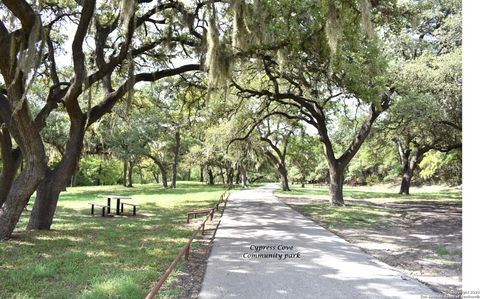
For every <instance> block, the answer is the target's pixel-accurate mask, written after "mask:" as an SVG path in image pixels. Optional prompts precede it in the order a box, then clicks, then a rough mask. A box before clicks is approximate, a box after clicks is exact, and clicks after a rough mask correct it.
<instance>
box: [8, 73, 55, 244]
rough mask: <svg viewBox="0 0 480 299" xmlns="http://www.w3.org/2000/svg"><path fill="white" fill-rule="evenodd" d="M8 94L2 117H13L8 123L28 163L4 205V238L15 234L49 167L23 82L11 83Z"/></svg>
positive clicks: (16, 179)
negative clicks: (24, 98) (14, 107)
mask: <svg viewBox="0 0 480 299" xmlns="http://www.w3.org/2000/svg"><path fill="white" fill-rule="evenodd" d="M7 83H8V82H7ZM7 85H8V84H7ZM8 96H9V98H8V99H7V98H6V97H4V96H3V95H1V94H0V119H1V120H5V119H8V120H9V121H7V122H6V123H5V126H6V127H7V128H8V131H9V132H10V134H11V135H12V137H13V138H14V139H15V141H16V142H17V144H18V147H19V148H20V151H21V153H22V156H23V159H24V160H25V166H24V168H23V169H22V171H21V172H20V174H19V175H18V176H17V177H15V179H14V180H13V183H12V184H11V187H10V190H9V191H7V196H6V198H5V200H4V203H3V205H2V206H1V207H0V240H4V239H8V238H10V236H11V235H12V233H13V230H14V229H15V226H16V225H17V223H18V220H19V219H20V216H21V214H22V211H23V209H24V208H25V206H26V205H27V203H28V201H29V200H30V197H31V196H32V194H33V192H34V191H35V189H36V188H37V186H38V184H39V183H40V181H41V180H42V178H43V176H44V175H45V169H46V168H47V157H46V155H45V148H44V147H43V142H42V139H41V137H40V133H39V132H38V130H36V127H35V123H34V121H33V120H32V118H31V115H32V114H31V112H30V111H29V108H28V105H27V104H26V100H25V101H23V102H22V101H21V100H20V99H21V98H22V96H23V86H21V85H18V84H14V85H10V87H9V90H8ZM12 103H13V104H12ZM18 103H22V104H21V108H20V109H18V110H17V111H16V113H12V110H11V105H13V106H15V105H16V104H18Z"/></svg>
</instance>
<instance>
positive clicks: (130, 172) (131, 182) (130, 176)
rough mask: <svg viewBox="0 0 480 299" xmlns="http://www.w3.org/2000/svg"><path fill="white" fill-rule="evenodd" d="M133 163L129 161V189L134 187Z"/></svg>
mask: <svg viewBox="0 0 480 299" xmlns="http://www.w3.org/2000/svg"><path fill="white" fill-rule="evenodd" d="M133 166H134V165H133V161H128V176H127V180H128V182H127V188H132V187H133Z"/></svg>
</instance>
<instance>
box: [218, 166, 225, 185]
mask: <svg viewBox="0 0 480 299" xmlns="http://www.w3.org/2000/svg"><path fill="white" fill-rule="evenodd" d="M219 169H220V178H221V180H222V184H223V185H225V173H224V172H223V168H222V167H219Z"/></svg>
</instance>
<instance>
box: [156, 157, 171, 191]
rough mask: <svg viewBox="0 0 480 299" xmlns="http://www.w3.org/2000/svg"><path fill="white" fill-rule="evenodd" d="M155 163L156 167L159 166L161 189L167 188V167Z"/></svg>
mask: <svg viewBox="0 0 480 299" xmlns="http://www.w3.org/2000/svg"><path fill="white" fill-rule="evenodd" d="M157 165H158V168H160V175H161V177H162V186H163V189H167V188H168V178H167V168H166V167H165V166H164V165H163V164H162V163H160V164H157Z"/></svg>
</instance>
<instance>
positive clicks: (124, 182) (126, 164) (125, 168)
mask: <svg viewBox="0 0 480 299" xmlns="http://www.w3.org/2000/svg"><path fill="white" fill-rule="evenodd" d="M127 172H128V161H127V158H124V159H123V187H127Z"/></svg>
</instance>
